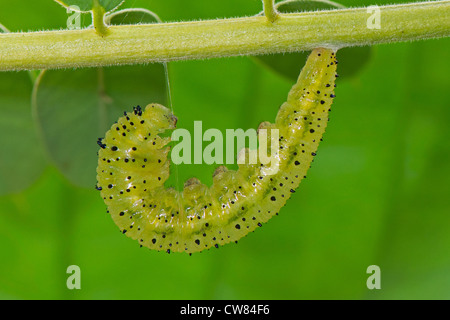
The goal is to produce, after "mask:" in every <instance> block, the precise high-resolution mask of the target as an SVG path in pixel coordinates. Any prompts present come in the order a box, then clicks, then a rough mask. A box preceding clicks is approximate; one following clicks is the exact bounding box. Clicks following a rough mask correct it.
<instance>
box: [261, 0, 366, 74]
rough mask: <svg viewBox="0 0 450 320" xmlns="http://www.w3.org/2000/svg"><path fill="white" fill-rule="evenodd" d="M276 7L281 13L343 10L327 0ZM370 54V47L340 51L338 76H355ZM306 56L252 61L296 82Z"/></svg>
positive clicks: (291, 0) (286, 55) (298, 0)
mask: <svg viewBox="0 0 450 320" xmlns="http://www.w3.org/2000/svg"><path fill="white" fill-rule="evenodd" d="M276 7H277V10H278V11H279V12H282V13H295V12H301V11H314V10H331V9H340V8H344V6H343V5H341V4H338V3H336V2H332V1H327V0H304V1H302V0H289V1H282V2H279V3H278V4H277V5H276ZM371 53H372V48H371V47H353V48H343V49H340V50H339V53H338V55H337V57H338V60H339V68H338V73H339V75H340V76H342V77H344V78H348V77H352V76H354V75H356V74H357V73H358V72H359V71H360V70H361V69H362V68H363V67H364V66H365V65H366V64H367V62H368V61H369V59H370V56H371ZM308 55H309V52H294V53H284V54H274V55H265V56H256V57H253V59H255V60H256V61H258V62H260V63H261V64H262V65H264V66H266V67H268V68H269V69H271V70H273V71H275V72H277V73H279V74H280V75H282V76H284V77H286V78H288V79H289V80H291V81H296V80H297V77H298V73H299V70H300V69H301V68H302V66H303V65H304V63H305V61H306V58H307V57H308Z"/></svg>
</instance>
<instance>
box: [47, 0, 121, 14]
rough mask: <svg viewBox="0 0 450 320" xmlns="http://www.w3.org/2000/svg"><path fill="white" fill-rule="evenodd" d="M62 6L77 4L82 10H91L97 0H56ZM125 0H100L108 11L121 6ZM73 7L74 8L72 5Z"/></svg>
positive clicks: (101, 4)
mask: <svg viewBox="0 0 450 320" xmlns="http://www.w3.org/2000/svg"><path fill="white" fill-rule="evenodd" d="M55 1H56V2H58V3H59V4H61V5H62V6H64V7H66V8H68V7H71V6H76V7H78V8H79V10H76V11H81V12H87V11H91V10H92V9H93V8H94V5H95V0H55ZM124 1H125V0H98V3H99V4H100V6H102V7H103V8H105V11H106V12H110V11H113V10H114V9H116V8H117V7H119V6H120V5H121V4H122V3H123V2H124ZM72 9H74V8H73V7H72Z"/></svg>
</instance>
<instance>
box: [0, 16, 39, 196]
mask: <svg viewBox="0 0 450 320" xmlns="http://www.w3.org/2000/svg"><path fill="white" fill-rule="evenodd" d="M6 32H8V29H6V27H4V26H3V25H2V24H0V33H6ZM31 89H32V81H31V78H30V73H28V72H20V73H11V72H8V73H4V72H2V73H0V112H1V114H2V116H1V117H0V130H1V132H2V134H1V135H0V146H2V152H1V153H0V195H4V194H10V193H16V192H20V191H22V190H24V189H26V188H27V187H28V186H29V185H31V184H32V183H33V182H34V181H35V180H36V179H37V178H38V177H39V176H40V175H41V173H42V170H43V169H44V166H45V159H44V153H43V152H42V146H41V144H40V143H39V140H38V137H37V132H36V130H35V127H34V123H33V119H32V117H31V105H30V92H31Z"/></svg>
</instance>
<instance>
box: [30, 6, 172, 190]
mask: <svg viewBox="0 0 450 320" xmlns="http://www.w3.org/2000/svg"><path fill="white" fill-rule="evenodd" d="M121 16H122V15H121V14H119V15H116V17H117V19H119V20H120V19H123V21H128V20H126V19H127V18H126V17H125V16H124V17H122V18H121ZM151 17H154V15H153V14H152V15H151ZM151 17H145V19H146V20H150V19H151ZM165 77H166V69H165V66H164V65H163V64H152V65H146V66H123V67H110V68H95V69H79V70H47V71H45V72H43V73H42V74H41V75H40V77H39V78H38V80H37V82H36V86H35V89H34V99H33V107H34V109H35V113H36V120H37V121H38V124H39V127H40V128H41V132H42V136H43V140H44V141H45V145H46V147H47V151H48V153H49V155H50V158H51V159H52V160H53V161H54V162H55V164H56V166H57V167H58V168H59V169H60V170H61V172H62V173H63V174H64V175H65V176H66V177H67V178H68V179H69V180H70V181H71V182H72V183H74V184H76V185H79V186H84V187H92V186H94V185H95V182H96V172H95V169H96V167H97V156H96V153H97V150H98V148H99V146H98V145H97V144H96V141H97V139H98V138H99V137H103V135H104V134H105V132H106V131H107V129H109V127H110V126H111V125H112V124H113V123H114V121H116V120H117V119H118V118H119V116H120V115H121V114H123V112H124V111H131V110H132V108H133V107H134V106H136V105H141V106H146V105H147V104H149V103H153V102H156V103H161V104H166V97H167V91H166V90H167V88H166V78H165Z"/></svg>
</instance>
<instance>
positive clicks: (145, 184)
mask: <svg viewBox="0 0 450 320" xmlns="http://www.w3.org/2000/svg"><path fill="white" fill-rule="evenodd" d="M336 64H337V61H336V56H335V53H334V52H333V51H332V50H329V49H324V48H318V49H315V50H313V51H312V53H311V54H310V56H309V58H308V60H307V62H306V65H305V66H304V68H303V70H302V71H301V73H300V76H299V78H298V81H297V83H296V84H295V85H294V86H293V87H292V89H291V91H290V92H289V95H288V98H287V101H286V102H285V103H284V104H283V105H282V106H281V107H280V110H279V112H278V114H277V116H276V120H275V123H273V124H271V123H269V122H264V123H262V124H261V125H260V128H267V129H269V128H270V129H272V128H276V129H278V130H279V151H278V153H277V157H278V160H279V170H278V172H277V173H275V174H267V171H266V170H264V169H265V168H264V165H263V164H262V163H260V162H259V160H258V163H257V164H244V165H239V169H238V170H237V171H234V170H228V169H227V168H226V167H224V166H220V167H219V168H217V169H216V171H215V173H214V175H213V184H212V186H211V187H208V186H206V185H204V184H202V183H200V181H198V180H197V179H195V178H193V179H190V180H188V181H187V182H186V183H185V186H184V189H183V191H181V192H179V191H177V190H175V189H173V188H165V187H164V182H165V181H166V180H167V179H168V177H169V160H168V153H169V147H168V146H167V144H168V143H169V142H170V137H162V136H160V134H161V133H163V132H164V131H166V130H172V129H174V128H175V126H176V122H177V118H176V117H175V116H174V115H173V114H172V113H171V112H170V110H169V109H167V108H165V107H164V106H161V105H158V104H150V105H148V106H147V107H146V109H145V110H142V109H141V108H140V107H136V108H134V112H129V113H125V114H124V116H123V117H121V118H120V119H119V120H118V121H117V123H116V124H114V125H113V126H112V127H111V129H110V130H109V131H108V132H107V133H106V136H105V138H104V139H99V141H98V143H99V145H100V146H101V149H100V150H99V153H98V155H99V158H98V167H97V181H98V184H97V189H98V190H100V192H101V195H102V197H103V199H104V201H105V203H106V205H107V207H108V210H109V213H110V214H111V216H112V218H113V220H114V222H115V223H116V224H117V225H118V226H119V228H120V230H121V231H122V232H123V233H125V234H126V235H127V236H129V237H131V238H133V239H135V240H138V241H139V243H140V244H141V246H145V247H148V248H150V249H154V250H158V251H160V250H163V251H166V252H168V253H170V252H187V253H192V252H198V251H202V250H204V249H208V248H211V247H219V246H220V245H224V244H227V243H229V242H233V241H237V240H239V239H240V238H242V237H243V236H245V235H246V234H248V233H249V232H251V231H254V230H255V229H256V228H258V227H261V226H262V224H263V223H265V222H267V221H268V220H269V219H270V218H271V217H272V216H274V215H276V214H278V212H279V210H280V209H281V207H283V206H284V204H285V203H286V200H287V199H289V197H290V195H291V193H293V192H295V189H296V188H297V187H298V185H299V183H300V181H301V180H302V178H304V176H305V174H306V172H307V170H308V168H309V167H310V164H311V162H312V160H313V158H314V156H315V155H316V153H315V152H316V150H317V147H318V144H319V142H320V141H321V138H322V135H323V133H324V131H325V128H326V126H327V122H328V112H329V109H330V106H331V103H332V101H333V98H334V87H335V78H336V77H337V74H336ZM267 139H268V143H270V139H271V137H270V136H268V137H267Z"/></svg>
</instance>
